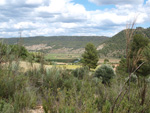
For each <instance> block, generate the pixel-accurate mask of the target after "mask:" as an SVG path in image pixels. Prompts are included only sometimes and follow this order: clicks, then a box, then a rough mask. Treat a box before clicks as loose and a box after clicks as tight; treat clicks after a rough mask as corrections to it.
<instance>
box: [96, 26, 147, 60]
mask: <svg viewBox="0 0 150 113" xmlns="http://www.w3.org/2000/svg"><path fill="white" fill-rule="evenodd" d="M134 33H135V34H143V35H144V36H145V37H148V38H150V28H147V29H144V28H141V27H137V28H136V29H135V32H134ZM102 45H103V48H102V49H101V50H99V52H100V55H101V56H104V57H121V56H123V55H125V49H126V39H125V30H123V31H121V32H119V33H117V34H116V35H114V36H113V37H112V38H109V39H108V40H106V41H104V42H103V44H102Z"/></svg>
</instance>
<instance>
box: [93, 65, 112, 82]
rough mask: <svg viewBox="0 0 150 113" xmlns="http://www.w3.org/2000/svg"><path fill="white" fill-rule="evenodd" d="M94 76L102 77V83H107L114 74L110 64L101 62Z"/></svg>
mask: <svg viewBox="0 0 150 113" xmlns="http://www.w3.org/2000/svg"><path fill="white" fill-rule="evenodd" d="M95 76H96V77H98V78H100V77H101V78H102V83H104V84H107V83H109V82H110V80H111V79H112V78H113V77H114V76H115V72H114V70H113V68H112V67H111V66H110V65H106V64H103V65H102V66H101V67H99V68H98V69H97V70H96V71H95Z"/></svg>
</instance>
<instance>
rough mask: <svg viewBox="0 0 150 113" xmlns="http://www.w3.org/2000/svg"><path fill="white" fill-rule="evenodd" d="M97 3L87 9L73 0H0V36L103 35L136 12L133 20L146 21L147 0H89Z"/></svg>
mask: <svg viewBox="0 0 150 113" xmlns="http://www.w3.org/2000/svg"><path fill="white" fill-rule="evenodd" d="M89 1H90V2H93V3H95V4H97V5H99V7H100V6H101V5H109V4H113V5H115V8H106V9H98V10H92V11H88V10H86V8H85V6H84V5H81V4H77V3H75V2H74V1H73V0H1V1H0V37H18V36H19V35H18V32H19V30H20V29H21V30H22V36H24V37H28V36H37V35H43V36H54V35H56V36H59V35H105V36H112V35H114V34H115V33H117V32H118V31H120V30H122V29H124V28H125V26H126V23H127V22H128V21H129V20H133V19H134V18H135V16H137V15H138V20H137V24H144V23H146V22H149V17H150V11H149V10H148V9H149V8H150V0H148V1H147V2H146V4H143V3H144V1H143V0H126V1H123V0H116V1H115V2H113V1H110V0H89Z"/></svg>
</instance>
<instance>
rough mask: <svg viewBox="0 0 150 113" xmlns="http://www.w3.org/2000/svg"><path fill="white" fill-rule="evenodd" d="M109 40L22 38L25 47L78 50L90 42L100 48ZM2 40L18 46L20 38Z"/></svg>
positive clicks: (100, 37) (87, 37)
mask: <svg viewBox="0 0 150 113" xmlns="http://www.w3.org/2000/svg"><path fill="white" fill-rule="evenodd" d="M107 39H108V37H105V36H49V37H44V36H37V37H28V38H22V39H21V43H23V44H24V45H25V46H32V45H39V44H46V46H50V47H52V48H53V49H58V48H62V47H65V48H73V49H78V48H84V47H85V45H86V44H87V43H89V42H91V43H93V44H94V45H95V46H98V45H100V44H101V43H102V42H104V41H105V40H107ZM1 40H3V41H4V42H5V43H8V44H16V43H17V42H18V41H19V38H9V39H8V38H7V39H1Z"/></svg>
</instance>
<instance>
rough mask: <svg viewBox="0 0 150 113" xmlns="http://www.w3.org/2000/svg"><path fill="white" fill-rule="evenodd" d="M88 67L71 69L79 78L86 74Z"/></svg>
mask: <svg viewBox="0 0 150 113" xmlns="http://www.w3.org/2000/svg"><path fill="white" fill-rule="evenodd" d="M88 73H89V69H88V67H82V68H77V69H75V70H74V71H73V75H74V76H75V77H77V78H79V79H83V78H84V76H86V75H88Z"/></svg>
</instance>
